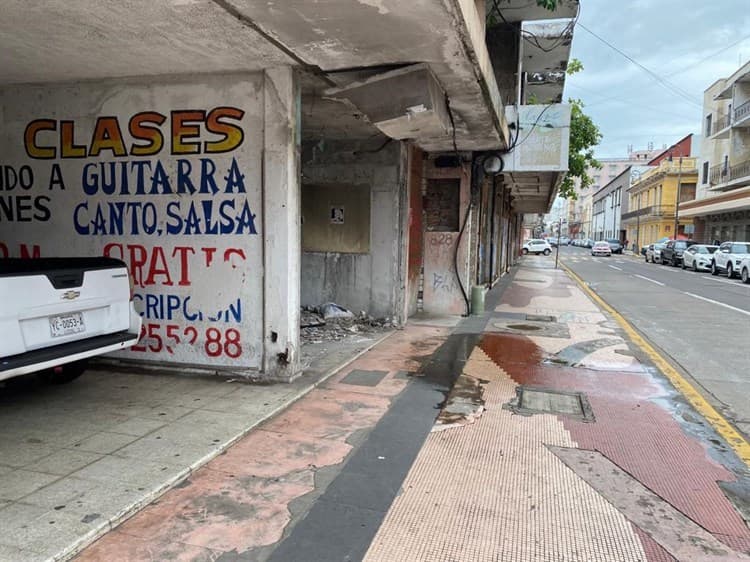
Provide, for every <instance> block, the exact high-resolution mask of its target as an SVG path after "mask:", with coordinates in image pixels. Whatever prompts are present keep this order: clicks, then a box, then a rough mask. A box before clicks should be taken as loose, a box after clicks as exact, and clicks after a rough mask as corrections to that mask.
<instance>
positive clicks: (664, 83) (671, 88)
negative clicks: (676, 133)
mask: <svg viewBox="0 0 750 562" xmlns="http://www.w3.org/2000/svg"><path fill="white" fill-rule="evenodd" d="M577 25H578V27H580V28H581V29H583V30H584V31H586V32H587V33H589V34H590V35H592V36H593V37H595V38H596V39H598V40H599V41H601V42H602V43H604V44H605V45H607V46H608V47H609V48H610V49H612V50H613V51H615V52H616V53H618V54H619V55H621V56H623V57H625V58H626V59H627V60H629V61H630V62H631V63H633V64H634V65H636V66H637V67H638V68H640V69H641V70H643V71H644V72H646V73H647V74H649V75H650V76H651V77H653V78H654V79H655V80H656V81H657V82H658V83H659V84H661V85H662V86H663V87H664V88H666V89H667V90H669V91H670V92H672V93H673V94H677V95H679V96H680V97H682V98H683V99H685V100H686V101H688V102H689V103H691V104H693V105H696V106H698V107H700V108H701V109H702V108H703V104H702V103H698V102H696V101H695V99H694V98H693V97H692V95H691V94H689V93H688V92H686V91H684V90H682V89H681V88H680V87H679V86H676V85H675V84H673V83H671V82H670V81H669V80H666V79H665V78H662V77H661V76H659V75H658V74H656V73H655V72H654V71H652V70H650V69H649V68H647V67H645V66H643V65H642V64H641V63H640V62H638V61H637V60H635V59H634V58H633V57H631V56H630V55H628V54H627V53H625V52H623V51H622V50H620V49H618V48H617V47H615V46H614V45H613V44H612V43H610V42H609V41H607V40H606V39H604V38H603V37H601V36H600V35H597V34H596V33H594V32H593V31H591V30H590V29H589V28H588V27H586V26H585V25H583V24H582V23H580V22H578V24H577Z"/></svg>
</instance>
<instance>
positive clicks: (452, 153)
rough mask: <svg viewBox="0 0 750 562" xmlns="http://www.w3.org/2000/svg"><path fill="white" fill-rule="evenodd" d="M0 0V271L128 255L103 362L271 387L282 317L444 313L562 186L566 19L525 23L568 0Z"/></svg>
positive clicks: (503, 266) (286, 374) (283, 332)
mask: <svg viewBox="0 0 750 562" xmlns="http://www.w3.org/2000/svg"><path fill="white" fill-rule="evenodd" d="M0 4H2V5H3V13H4V17H3V21H2V22H0V32H1V33H0V47H2V49H3V52H4V53H5V54H6V55H7V56H5V57H3V60H2V61H0V71H1V72H0V76H1V78H0V123H2V128H1V129H0V130H1V131H2V132H0V147H2V149H3V153H4V155H5V158H4V162H3V170H2V177H3V183H2V186H1V187H2V188H1V189H0V256H3V257H8V256H55V255H92V254H93V255H96V254H106V255H111V256H114V257H118V258H122V259H124V260H125V261H126V262H127V263H128V265H129V267H130V271H131V273H132V275H133V277H134V279H135V282H136V293H135V302H136V307H137V309H138V311H139V312H140V313H141V314H142V315H143V317H144V326H145V327H144V333H143V334H142V340H141V342H140V343H139V345H138V346H137V348H135V349H134V350H133V351H129V352H127V353H124V354H122V356H120V357H119V358H120V359H121V360H128V361H138V362H141V363H144V364H146V365H158V366H159V367H160V368H163V367H165V366H167V367H170V366H171V367H174V368H177V369H181V370H184V369H193V368H197V369H203V370H209V371H214V372H222V373H231V374H233V375H238V376H247V377H253V378H264V379H273V380H290V379H291V378H293V377H294V376H296V375H297V374H298V373H299V371H300V339H299V314H300V305H319V304H322V303H324V302H328V301H335V302H337V303H339V304H341V305H343V306H345V307H347V308H349V309H351V310H354V311H355V312H358V311H359V310H366V311H368V312H369V313H371V314H373V315H376V316H384V317H390V318H392V319H393V320H394V321H395V322H396V323H403V322H405V321H406V320H407V319H408V317H409V316H411V315H413V314H415V313H417V312H420V311H424V312H427V313H434V314H463V313H465V312H466V311H467V305H468V299H467V298H466V295H467V293H468V291H469V290H470V287H471V286H472V285H483V286H489V285H492V284H493V283H495V282H496V281H497V280H498V279H499V277H500V276H501V275H503V274H504V273H505V272H506V271H507V270H508V268H509V267H510V266H511V265H512V264H513V263H514V261H515V259H516V257H517V256H518V248H519V246H520V236H521V229H522V222H523V216H524V214H526V213H532V214H533V213H545V212H547V211H548V210H549V208H550V206H551V204H552V201H553V200H554V198H555V195H556V192H557V187H558V186H559V184H560V181H561V180H562V177H563V176H564V174H565V171H566V166H567V151H568V144H567V143H568V136H567V130H568V128H569V122H570V110H569V107H567V106H566V105H564V104H560V103H559V101H560V99H561V97H562V88H563V85H564V79H565V72H564V67H565V64H566V62H567V59H568V57H569V49H570V41H569V38H570V37H569V36H570V35H571V34H572V28H571V26H569V25H567V24H565V23H564V24H556V25H550V24H547V23H545V24H540V25H541V27H540V28H539V29H536V30H535V36H536V37H537V41H535V42H533V43H532V42H530V41H527V40H525V39H524V34H523V33H522V31H521V30H522V29H523V28H524V26H529V25H532V26H533V25H534V23H533V20H539V19H549V18H550V17H552V18H561V19H563V20H564V21H565V22H569V21H570V19H571V18H573V17H574V16H575V15H576V13H577V10H578V3H577V2H576V1H574V0H566V1H564V2H561V3H560V6H559V7H558V9H557V11H555V12H554V13H552V14H551V13H550V12H549V11H546V10H544V9H542V8H539V7H538V6H535V5H534V6H528V5H527V3H525V2H522V1H521V0H511V1H510V2H507V3H503V4H502V6H505V7H507V8H512V9H507V14H505V13H504V14H502V17H497V16H498V14H496V12H497V10H498V9H503V8H502V7H501V8H498V6H497V5H496V4H492V5H490V3H487V5H485V3H484V2H481V1H477V2H475V1H473V0H416V1H414V2H409V3H403V2H398V1H396V0H385V1H383V2H377V3H373V2H360V3H349V2H329V3H325V4H321V3H311V2H304V1H302V0H294V1H291V2H286V3H284V4H283V5H280V4H268V3H257V2H248V1H244V0H234V1H228V2H227V1H221V2H219V1H217V0H199V1H197V2H174V3H166V4H165V3H151V4H145V5H143V6H140V7H139V8H138V9H136V8H135V7H134V6H133V5H132V4H131V3H115V2H109V1H107V2H101V3H95V4H91V3H89V2H83V1H71V2H66V3H64V4H59V5H56V6H54V7H50V6H46V5H43V4H38V5H33V6H27V5H19V4H17V3H9V2H0ZM196 22H199V23H196ZM561 34H562V35H566V36H565V39H566V40H565V41H560V39H561ZM92 37H95V38H96V39H95V40H94V39H92ZM530 101H538V102H541V104H540V105H528V103H529V102H530Z"/></svg>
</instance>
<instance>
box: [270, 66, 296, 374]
mask: <svg viewBox="0 0 750 562" xmlns="http://www.w3.org/2000/svg"><path fill="white" fill-rule="evenodd" d="M299 133H300V92H299V86H298V83H297V79H296V76H295V74H294V71H293V70H292V68H291V67H281V68H274V69H269V70H266V71H265V86H264V133H263V147H264V148H263V217H264V245H263V254H264V255H263V265H264V271H265V276H264V280H263V285H264V287H263V288H264V299H263V314H264V337H263V371H264V373H265V375H266V377H268V378H271V379H275V380H286V381H288V380H291V379H292V378H293V377H294V376H295V375H296V374H298V372H299V369H300V366H299V355H300V350H299V320H300V312H299V304H300V257H301V243H300V216H301V215H300V157H299V146H300V135H299Z"/></svg>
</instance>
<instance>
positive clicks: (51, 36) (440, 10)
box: [0, 0, 508, 150]
mask: <svg viewBox="0 0 750 562" xmlns="http://www.w3.org/2000/svg"><path fill="white" fill-rule="evenodd" d="M0 5H1V6H2V13H3V17H2V19H1V20H0V49H1V50H2V52H3V53H4V56H3V57H2V61H0V82H2V83H4V84H13V83H42V82H45V83H51V82H71V81H81V80H95V79H104V78H125V77H132V76H159V75H178V74H190V75H195V74H200V73H219V72H221V73H226V72H247V71H259V70H262V69H265V68H271V67H275V66H283V65H291V66H294V67H297V68H298V69H302V70H304V71H306V73H307V74H308V77H307V78H306V79H304V80H303V82H302V87H303V94H304V95H307V96H309V95H313V94H315V95H318V94H320V93H321V92H323V91H325V90H328V89H330V88H334V87H338V88H341V87H346V86H348V85H349V84H351V83H353V82H356V81H362V80H365V79H369V78H372V77H373V76H376V75H378V74H381V73H383V72H388V71H393V70H396V69H398V68H400V67H406V66H409V65H413V64H419V63H424V64H426V65H427V67H428V68H429V70H430V73H431V74H432V75H434V77H435V79H436V83H437V85H438V86H439V90H440V92H442V93H443V94H444V96H443V99H444V100H447V102H448V104H450V108H451V111H452V114H453V118H454V122H453V124H452V125H451V126H449V127H439V128H437V129H434V130H432V132H431V133H430V134H426V135H420V136H419V137H418V138H416V139H415V141H416V142H417V143H418V144H421V145H422V146H424V147H427V148H429V149H432V150H452V148H453V140H454V138H453V136H454V135H453V134H454V127H455V140H456V143H457V144H458V147H459V148H460V149H461V150H478V149H492V148H502V147H504V146H505V145H506V144H507V137H508V129H507V126H506V123H505V118H504V112H503V102H502V101H501V100H500V95H499V93H498V89H497V84H496V83H495V78H494V74H493V72H492V69H491V64H490V62H489V55H488V53H487V49H486V46H485V42H484V10H483V9H481V15H480V11H479V10H477V6H476V4H475V2H474V0H412V1H410V2H403V1H402V0H359V1H353V2H341V1H339V0H321V1H317V2H309V1H306V0H284V1H269V2H256V1H253V0H170V1H165V2H148V1H144V0H123V1H117V2H115V1H113V0H105V1H101V2H88V1H85V0H69V1H66V2H58V3H51V4H50V3H28V2H22V1H18V0H3V1H2V2H0ZM363 22H367V24H366V25H363ZM345 107H346V106H345V105H344V104H342V109H341V111H342V113H346V114H347V115H346V116H345V119H346V120H348V118H349V117H350V114H351V111H348V110H347V109H345ZM350 107H351V106H350ZM441 110H443V111H444V110H445V108H441ZM365 119H367V117H366V116H365ZM316 126H318V125H316V124H315V123H311V127H312V129H314V128H315V127H316ZM447 129H450V130H447Z"/></svg>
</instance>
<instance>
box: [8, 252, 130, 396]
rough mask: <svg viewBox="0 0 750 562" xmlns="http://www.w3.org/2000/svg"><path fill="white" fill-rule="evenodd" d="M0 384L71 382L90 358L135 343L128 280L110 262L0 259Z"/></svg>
mask: <svg viewBox="0 0 750 562" xmlns="http://www.w3.org/2000/svg"><path fill="white" fill-rule="evenodd" d="M0 295H3V303H2V306H0V334H2V338H0V381H2V380H6V379H9V378H12V377H17V376H21V375H27V374H30V373H37V372H41V373H43V375H44V376H45V378H47V379H49V380H50V381H51V382H55V383H64V382H70V381H72V380H73V379H75V378H76V377H78V376H79V375H81V374H82V373H83V371H84V370H85V368H86V361H87V360H88V359H89V358H90V357H94V356H96V355H102V354H104V353H109V352H110V351H117V350H121V349H125V348H128V347H131V346H133V345H135V344H136V343H137V342H138V338H139V336H140V331H141V317H140V316H139V315H138V313H137V312H136V311H135V308H134V307H133V285H132V278H131V277H130V276H129V274H128V270H127V268H126V267H125V263H123V262H122V261H120V260H115V259H111V258H39V259H2V260H0Z"/></svg>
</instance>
